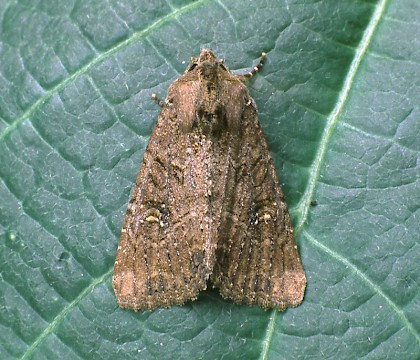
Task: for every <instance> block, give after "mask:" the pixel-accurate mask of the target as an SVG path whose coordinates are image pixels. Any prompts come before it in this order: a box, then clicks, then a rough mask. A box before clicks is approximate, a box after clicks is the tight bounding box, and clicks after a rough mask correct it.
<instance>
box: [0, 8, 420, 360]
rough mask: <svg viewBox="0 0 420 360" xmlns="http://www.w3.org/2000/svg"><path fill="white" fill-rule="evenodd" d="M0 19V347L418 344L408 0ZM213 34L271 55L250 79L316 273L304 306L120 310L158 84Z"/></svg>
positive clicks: (343, 348)
mask: <svg viewBox="0 0 420 360" xmlns="http://www.w3.org/2000/svg"><path fill="white" fill-rule="evenodd" d="M0 14H1V17H0V19H1V20H0V21H1V27H0V29H1V30H0V31H1V32H0V179H1V180H0V358H1V359H17V358H19V359H58V358H59V359H114V360H115V359H138V358H141V359H154V358H157V359H276V360H277V359H298V358H299V359H355V358H364V359H396V358H398V359H414V358H417V357H418V356H419V353H420V335H419V330H420V317H419V316H418V314H419V313H420V296H419V293H420V291H419V290H420V289H419V283H420V278H419V271H418V269H419V267H418V264H419V263H420V251H419V229H420V226H419V217H420V212H419V211H420V210H419V209H420V181H419V175H420V161H419V160H420V141H419V134H420V121H419V117H420V114H419V104H420V95H419V94H420V86H419V75H420V65H419V62H420V46H419V39H420V23H419V18H420V17H419V15H420V4H419V2H418V1H417V0H406V1H397V0H389V1H385V0H377V1H375V0H365V1H346V0H339V1H337V0H317V1H305V2H303V1H295V0H293V1H274V0H266V1H249V0H247V1H238V0H236V1H235V0H226V1H205V0H198V1H186V0H174V1H169V2H167V1H160V0H155V1H146V0H143V1H138V2H132V1H128V0H123V1H121V0H120V1H113V0H111V1H107V2H103V1H100V0H96V1H94V0H89V1H78V2H62V1H58V2H57V1H52V0H44V1H38V2H31V1H27V0H22V1H8V2H6V1H3V2H1V3H0ZM203 47H209V48H212V49H213V50H214V51H215V53H216V54H217V55H218V56H219V57H222V58H225V60H226V63H227V64H228V66H229V67H230V68H231V69H244V68H247V69H249V68H250V67H251V66H252V65H253V64H255V63H256V61H257V60H258V58H259V57H260V54H261V52H262V51H266V52H267V54H268V58H267V62H266V64H265V66H264V68H263V69H262V71H261V73H260V74H258V75H257V76H255V77H254V78H253V79H251V80H250V81H249V87H250V91H251V94H252V96H253V97H254V98H255V100H256V102H257V105H258V108H259V113H260V120H261V124H262V126H263V128H264V130H265V133H266V135H267V138H268V142H269V145H270V149H271V151H272V153H273V156H274V160H275V162H276V165H277V169H278V172H279V174H280V177H281V180H282V183H283V186H284V187H283V188H284V192H285V196H286V199H287V201H288V203H289V207H290V210H291V214H292V217H293V220H294V224H295V230H296V234H297V242H298V245H299V248H300V252H301V255H302V262H303V265H304V268H305V270H306V274H307V277H308V286H307V291H306V295H305V299H304V301H303V303H302V305H301V306H299V307H297V308H295V309H289V310H287V311H285V312H282V313H281V312H277V311H274V310H273V311H263V310H261V309H260V308H258V307H247V306H237V305H233V304H232V303H231V302H229V301H225V300H223V299H222V298H221V297H220V296H219V295H218V292H217V291H215V290H207V291H205V292H203V293H202V294H201V295H200V297H199V299H198V300H197V301H195V302H191V303H188V304H186V305H185V306H183V307H173V308H170V309H159V310H156V311H153V312H138V313H134V312H131V311H126V310H122V309H119V308H118V306H117V304H116V300H115V296H114V294H113V290H112V287H111V277H112V270H113V261H114V257H115V253H116V248H117V244H118V240H119V235H120V230H121V226H122V221H123V217H124V213H125V209H126V206H127V202H128V199H129V194H130V191H131V189H132V187H133V185H134V182H135V178H136V174H137V171H138V168H139V165H140V162H141V159H142V156H143V152H144V149H145V147H146V144H147V140H148V138H149V136H150V133H151V131H152V129H153V125H154V123H155V120H156V118H157V115H158V113H159V108H158V107H157V106H156V104H155V103H154V102H153V101H152V100H151V99H150V96H151V94H152V93H153V92H155V93H157V94H159V95H160V96H161V97H164V96H165V94H166V89H167V87H168V85H169V84H170V83H171V82H172V81H173V80H174V79H176V78H177V77H178V76H179V75H180V74H181V73H182V72H183V70H184V69H185V67H186V66H187V63H188V61H189V59H190V57H191V56H197V55H198V53H199V51H200V48H203ZM312 200H316V202H317V204H318V205H317V206H313V207H312V206H311V205H310V203H311V201H312Z"/></svg>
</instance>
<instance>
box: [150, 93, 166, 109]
mask: <svg viewBox="0 0 420 360" xmlns="http://www.w3.org/2000/svg"><path fill="white" fill-rule="evenodd" d="M152 99H153V100H154V101H156V104H158V105H159V106H160V107H161V108H163V107H164V105H165V101H163V100H162V99H159V98H158V96H157V95H156V94H155V93H153V94H152Z"/></svg>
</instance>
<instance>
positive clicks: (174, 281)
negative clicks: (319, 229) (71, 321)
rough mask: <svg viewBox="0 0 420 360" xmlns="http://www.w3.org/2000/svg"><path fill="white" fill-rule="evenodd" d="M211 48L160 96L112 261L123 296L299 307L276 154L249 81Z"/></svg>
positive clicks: (133, 301) (301, 280) (138, 306)
mask: <svg viewBox="0 0 420 360" xmlns="http://www.w3.org/2000/svg"><path fill="white" fill-rule="evenodd" d="M265 58H266V55H265V54H264V53H263V55H262V57H261V60H260V62H259V64H258V65H257V66H256V67H254V69H253V70H252V71H251V72H249V73H248V74H246V75H245V76H239V75H235V74H233V73H232V72H231V71H230V70H229V69H228V67H227V66H226V65H225V64H224V61H223V60H222V59H219V58H217V57H216V55H215V54H214V53H213V52H212V51H211V50H208V49H203V50H202V51H201V53H200V56H199V57H198V58H192V59H191V63H190V64H189V66H188V67H187V69H186V70H185V72H184V74H183V75H182V76H181V77H180V78H178V79H177V80H176V81H175V82H174V83H173V84H172V85H171V86H170V87H169V90H168V95H167V98H166V100H165V101H164V102H163V101H160V100H157V101H158V103H159V104H160V105H161V106H162V112H161V114H160V116H159V118H158V121H157V124H156V127H155V129H154V130H153V133H152V135H151V137H150V140H149V143H148V146H147V149H146V152H145V154H144V158H143V163H142V165H141V168H140V171H139V174H138V177H137V181H136V185H135V187H134V190H133V193H132V197H131V200H130V202H129V204H128V208H127V213H126V216H125V220H124V225H123V228H122V232H121V239H120V243H119V246H118V250H117V256H116V260H115V268H114V276H113V288H114V291H115V294H116V297H117V300H118V304H119V305H120V306H121V307H123V308H129V309H133V310H135V311H137V310H142V309H149V310H150V309H155V308H157V307H170V306H172V305H181V304H184V303H185V302H186V301H187V300H195V299H196V298H197V295H198V294H199V292H200V291H201V290H204V289H206V286H207V282H208V280H210V281H211V283H212V284H213V286H214V287H216V288H218V289H219V290H220V293H221V295H222V296H223V297H224V298H227V299H231V300H232V301H233V302H235V303H238V304H241V303H244V304H248V305H256V304H257V305H259V306H261V307H262V308H264V309H267V308H277V309H279V310H284V309H285V308H287V307H291V306H297V305H299V304H300V303H301V302H302V299H303V296H304V291H305V287H306V277H305V273H304V270H303V268H302V264H301V260H300V256H299V252H298V248H297V246H296V242H295V239H294V235H293V228H292V224H291V221H290V217H289V213H288V210H287V205H286V203H285V200H284V197H283V193H282V189H281V187H280V184H279V179H278V177H277V172H276V169H275V167H274V163H273V159H272V157H271V155H270V153H269V150H268V146H267V141H266V139H265V136H264V134H263V131H262V129H261V126H260V124H259V120H258V114H257V108H256V105H255V102H254V100H253V99H252V98H251V96H250V95H249V93H248V90H247V87H246V86H245V84H244V81H245V80H246V79H247V78H249V77H251V76H252V75H253V74H254V73H255V72H257V71H258V70H259V69H260V68H261V66H262V64H263V63H264V60H265Z"/></svg>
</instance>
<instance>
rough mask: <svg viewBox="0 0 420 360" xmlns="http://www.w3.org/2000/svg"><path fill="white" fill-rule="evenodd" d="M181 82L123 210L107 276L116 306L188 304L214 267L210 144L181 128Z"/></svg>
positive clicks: (188, 98)
mask: <svg viewBox="0 0 420 360" xmlns="http://www.w3.org/2000/svg"><path fill="white" fill-rule="evenodd" d="M184 83H185V82H183V81H182V78H181V79H179V80H178V82H176V83H175V84H176V85H175V86H174V85H172V86H171V88H170V90H169V94H168V99H169V101H170V103H168V104H167V105H166V106H165V107H164V109H163V110H162V113H161V115H160V117H159V119H158V122H157V125H156V128H155V130H154V131H153V134H152V136H151V138H150V141H149V144H148V147H147V150H146V152H145V155H144V159H143V164H142V166H141V169H140V172H139V175H138V178H137V182H136V186H135V188H134V191H133V194H132V198H131V200H130V203H129V205H128V208H127V214H126V217H125V221H124V226H123V230H122V234H121V239H120V244H119V247H118V251H117V257H116V261H115V268H114V277H113V287H114V291H115V293H116V295H117V300H118V303H119V305H120V306H121V307H126V308H131V309H133V310H139V309H154V308H156V307H159V306H164V307H168V306H171V305H174V304H183V303H184V302H185V301H186V300H189V299H195V298H196V297H197V294H198V292H199V291H200V290H202V289H205V288H206V281H207V279H208V277H209V274H210V272H211V270H212V268H213V263H214V252H215V246H216V243H215V242H214V244H212V243H211V241H210V236H211V233H210V227H211V219H210V217H209V209H208V203H209V201H208V194H209V193H210V189H209V185H208V176H207V174H208V172H209V169H208V168H209V167H210V166H211V161H212V160H211V159H210V154H211V152H210V151H209V146H211V144H210V143H209V141H208V140H207V139H205V138H203V137H202V136H200V134H198V133H197V132H196V131H191V127H190V125H185V124H186V123H188V121H189V116H190V115H191V114H190V115H189V114H184V113H183V112H182V111H180V110H179V107H183V108H186V106H185V102H188V101H191V96H190V95H191V94H189V92H188V88H187V89H184V87H185V86H184V85H185V84H184ZM187 84H188V82H187ZM174 93H178V95H177V96H175V94H174ZM180 93H181V94H180ZM172 99H174V102H172ZM182 124H184V126H182ZM191 204H194V207H191Z"/></svg>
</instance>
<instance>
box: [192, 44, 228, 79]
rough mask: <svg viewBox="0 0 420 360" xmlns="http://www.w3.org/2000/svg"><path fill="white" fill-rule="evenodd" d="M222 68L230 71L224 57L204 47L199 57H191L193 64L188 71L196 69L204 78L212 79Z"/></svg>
mask: <svg viewBox="0 0 420 360" xmlns="http://www.w3.org/2000/svg"><path fill="white" fill-rule="evenodd" d="M220 69H223V70H224V71H228V68H227V67H226V65H225V64H224V61H223V59H219V58H218V57H217V56H216V55H215V54H214V53H213V51H211V50H210V49H202V50H201V53H200V56H199V57H198V58H196V57H193V58H191V64H190V66H189V67H188V68H187V70H186V72H190V71H193V70H195V71H198V73H199V74H200V76H202V77H203V78H206V79H212V78H213V77H215V76H217V72H218V71H219V70H220Z"/></svg>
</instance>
